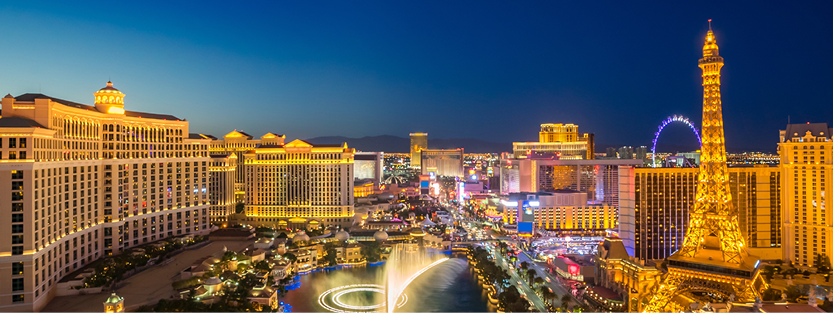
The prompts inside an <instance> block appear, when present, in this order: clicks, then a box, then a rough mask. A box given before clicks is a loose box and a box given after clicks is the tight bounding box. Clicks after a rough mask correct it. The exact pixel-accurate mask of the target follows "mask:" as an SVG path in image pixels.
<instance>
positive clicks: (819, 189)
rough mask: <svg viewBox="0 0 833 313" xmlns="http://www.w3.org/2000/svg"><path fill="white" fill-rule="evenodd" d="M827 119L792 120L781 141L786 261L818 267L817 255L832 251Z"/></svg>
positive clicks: (831, 146) (832, 152)
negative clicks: (797, 122) (816, 262)
mask: <svg viewBox="0 0 833 313" xmlns="http://www.w3.org/2000/svg"><path fill="white" fill-rule="evenodd" d="M831 131H833V129H832V128H829V126H828V124H827V123H808V124H790V125H787V129H785V130H782V131H781V134H780V137H781V141H780V143H779V144H778V154H779V155H780V157H781V174H782V177H783V179H784V190H783V197H784V207H785V213H784V255H783V257H784V261H792V262H793V263H794V264H796V265H797V266H800V267H804V268H810V267H817V266H818V265H816V264H815V261H816V255H817V254H823V255H827V256H830V254H831V252H833V227H831V226H830V225H831V224H833V212H831V209H830V208H828V207H827V193H828V192H831V191H833V190H831V188H830V184H825V183H826V181H825V178H829V177H831V175H833V173H831V169H833V166H831V164H833V162H831V161H833V141H831V140H830V132H831Z"/></svg>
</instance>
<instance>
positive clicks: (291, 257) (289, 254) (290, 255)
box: [283, 252, 298, 262]
mask: <svg viewBox="0 0 833 313" xmlns="http://www.w3.org/2000/svg"><path fill="white" fill-rule="evenodd" d="M283 257H284V258H287V259H289V260H290V261H292V262H295V261H298V257H297V256H295V254H294V253H292V252H287V253H284V254H283Z"/></svg>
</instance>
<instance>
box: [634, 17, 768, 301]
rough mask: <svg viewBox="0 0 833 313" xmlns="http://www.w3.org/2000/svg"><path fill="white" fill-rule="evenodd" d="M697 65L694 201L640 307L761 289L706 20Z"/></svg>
mask: <svg viewBox="0 0 833 313" xmlns="http://www.w3.org/2000/svg"><path fill="white" fill-rule="evenodd" d="M699 66H700V68H701V69H702V70H703V127H702V147H701V150H700V151H701V154H700V176H699V183H698V185H697V200H696V202H695V203H694V206H693V208H691V209H690V210H689V215H690V217H689V223H688V231H687V233H686V236H685V238H684V240H683V247H682V248H681V249H680V250H679V251H677V252H676V253H674V254H673V255H672V256H670V257H668V261H667V265H668V273H666V274H665V276H664V277H663V279H662V282H660V283H659V284H658V287H657V288H656V289H655V290H654V293H653V297H652V298H651V299H650V302H649V303H648V305H647V306H646V307H645V309H644V312H667V311H670V308H669V307H668V305H669V304H670V303H671V302H673V301H674V298H675V297H678V296H684V297H685V298H689V299H691V297H686V296H685V295H686V294H689V293H692V292H700V293H706V294H709V295H711V298H712V299H715V298H716V299H722V300H724V301H725V300H729V299H731V300H733V301H739V302H753V301H755V299H756V298H758V297H760V293H761V292H762V291H763V290H764V289H766V288H767V284H766V282H765V281H764V279H763V278H762V277H761V274H760V273H758V269H757V267H758V264H759V260H758V258H756V257H754V256H750V255H749V253H748V252H747V248H746V244H745V243H744V239H743V236H741V233H740V229H739V228H738V212H737V208H735V207H734V206H733V205H732V195H731V193H730V192H729V185H728V180H729V174H728V170H727V169H726V146H725V144H724V137H723V110H722V104H721V101H720V68H721V67H723V58H722V57H720V55H719V54H718V51H717V42H716V40H715V37H714V33H713V32H712V30H711V20H709V32H708V33H707V34H706V43H705V45H703V58H702V59H700V61H699ZM695 299H696V298H695ZM678 308H679V307H678ZM686 309H687V308H686Z"/></svg>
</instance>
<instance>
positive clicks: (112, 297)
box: [104, 292, 124, 303]
mask: <svg viewBox="0 0 833 313" xmlns="http://www.w3.org/2000/svg"><path fill="white" fill-rule="evenodd" d="M122 300H124V298H122V297H119V296H117V295H116V293H115V292H114V293H111V294H110V297H109V298H107V301H104V303H119V302H121V301H122Z"/></svg>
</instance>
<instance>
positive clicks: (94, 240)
mask: <svg viewBox="0 0 833 313" xmlns="http://www.w3.org/2000/svg"><path fill="white" fill-rule="evenodd" d="M124 98H125V95H124V94H123V93H122V92H120V91H119V90H118V89H116V88H113V84H112V83H110V82H108V83H107V86H106V87H104V88H102V89H101V90H99V91H97V92H95V93H94V97H93V99H92V100H94V105H86V104H80V103H75V102H70V101H66V100H61V99H57V98H52V97H49V96H46V95H43V94H24V95H21V96H18V97H12V96H11V95H7V96H6V97H5V98H3V99H2V118H0V153H1V154H2V157H1V158H0V199H2V200H3V201H0V214H2V216H3V217H2V218H0V234H2V235H3V236H5V238H6V240H0V310H2V311H39V310H41V309H42V308H43V307H44V306H45V305H46V303H47V302H49V300H50V299H52V297H54V296H55V294H56V288H55V287H56V285H57V282H58V281H59V280H60V279H61V278H63V277H65V276H67V275H68V274H70V273H72V272H73V271H75V270H77V269H79V268H81V267H83V266H84V265H85V264H88V263H90V262H93V261H95V260H96V259H98V258H100V257H102V256H105V255H110V254H118V253H119V252H121V251H123V250H124V249H127V248H130V247H133V246H137V245H140V244H144V243H147V242H151V241H155V240H160V239H166V238H169V237H174V236H184V235H188V234H205V233H207V231H208V228H207V226H208V219H207V215H208V214H207V212H206V211H207V208H208V204H207V203H208V199H207V195H208V192H207V184H208V181H207V179H208V177H207V175H208V170H207V169H208V167H209V164H208V163H209V160H210V158H209V156H208V147H209V142H210V139H206V138H203V137H200V136H191V135H189V133H188V122H187V121H185V120H183V119H180V118H177V117H174V116H171V115H161V114H151V113H142V112H135V111H127V110H125V107H124ZM6 197H8V198H6ZM0 238H2V236H0Z"/></svg>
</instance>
